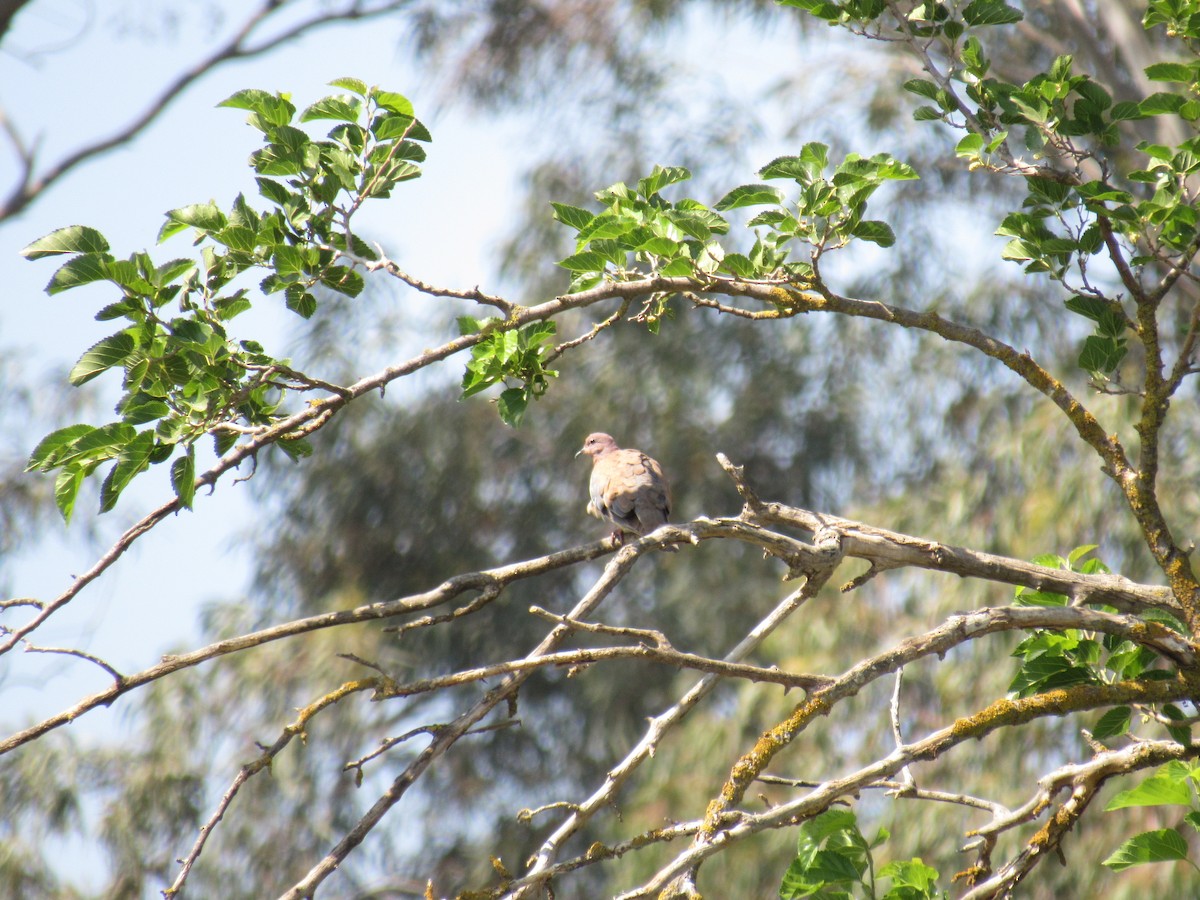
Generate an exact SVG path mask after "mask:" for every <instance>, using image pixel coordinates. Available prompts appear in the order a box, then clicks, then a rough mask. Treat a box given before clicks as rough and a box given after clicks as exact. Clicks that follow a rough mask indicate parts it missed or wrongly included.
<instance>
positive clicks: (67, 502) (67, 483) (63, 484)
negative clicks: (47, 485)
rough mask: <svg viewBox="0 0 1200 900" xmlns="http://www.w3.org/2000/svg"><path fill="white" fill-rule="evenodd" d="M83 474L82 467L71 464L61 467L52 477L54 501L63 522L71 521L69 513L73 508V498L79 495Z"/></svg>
mask: <svg viewBox="0 0 1200 900" xmlns="http://www.w3.org/2000/svg"><path fill="white" fill-rule="evenodd" d="M84 474H85V473H84V470H83V468H82V467H79V466H72V467H70V468H66V469H63V470H62V471H61V472H59V473H58V477H56V478H55V479H54V503H55V505H57V506H58V511H59V512H60V513H61V514H62V517H63V521H64V522H70V521H71V513H72V512H73V511H74V510H75V498H76V497H78V496H79V488H80V487H81V486H82V485H83V478H84Z"/></svg>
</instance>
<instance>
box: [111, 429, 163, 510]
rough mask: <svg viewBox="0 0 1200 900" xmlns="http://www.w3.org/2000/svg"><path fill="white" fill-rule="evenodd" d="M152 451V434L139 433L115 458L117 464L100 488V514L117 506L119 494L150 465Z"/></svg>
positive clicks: (150, 432)
mask: <svg viewBox="0 0 1200 900" xmlns="http://www.w3.org/2000/svg"><path fill="white" fill-rule="evenodd" d="M153 449H154V432H152V431H142V432H139V433H138V434H137V435H136V436H135V437H134V438H133V440H131V441H129V442H128V443H127V444H126V445H125V446H124V447H123V448H122V449H121V452H120V454H119V455H118V456H117V464H116V465H115V466H113V467H112V469H111V470H110V471H109V473H108V476H107V477H106V478H105V479H104V483H103V484H102V485H101V486H100V512H108V511H109V510H111V509H112V508H113V507H114V506H116V505H117V500H118V498H120V496H121V492H122V491H124V490H125V488H127V487H128V486H129V482H131V481H132V480H133V479H134V477H135V476H136V475H137V474H138V473H139V472H141V471H143V470H144V469H145V468H146V467H147V466H149V465H150V451H151V450H153Z"/></svg>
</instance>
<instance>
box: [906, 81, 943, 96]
mask: <svg viewBox="0 0 1200 900" xmlns="http://www.w3.org/2000/svg"><path fill="white" fill-rule="evenodd" d="M903 87H904V89H905V90H906V91H908V92H909V93H910V94H917V95H918V96H921V97H925V98H927V99H929V100H937V99H938V95H939V94H941V92H942V89H941V88H939V87H938V86H937V85H936V84H934V83H933V82H932V81H924V80H922V79H920V78H910V79H909V80H908V81H906V82H904V85H903Z"/></svg>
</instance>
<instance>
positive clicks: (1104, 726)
mask: <svg viewBox="0 0 1200 900" xmlns="http://www.w3.org/2000/svg"><path fill="white" fill-rule="evenodd" d="M1131 715H1132V712H1131V710H1130V708H1129V707H1128V706H1116V707H1113V708H1112V709H1110V710H1108V711H1107V712H1105V713H1104V715H1102V716H1101V717H1100V719H1099V721H1098V722H1096V725H1095V727H1093V728H1092V737H1094V738H1095V739H1096V740H1098V741H1103V740H1105V739H1107V738H1111V737H1117V736H1118V735H1122V734H1124V733H1125V732H1127V731H1128V730H1129V721H1130V718H1131Z"/></svg>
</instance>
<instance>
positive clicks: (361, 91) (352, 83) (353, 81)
mask: <svg viewBox="0 0 1200 900" xmlns="http://www.w3.org/2000/svg"><path fill="white" fill-rule="evenodd" d="M329 86H330V87H337V88H341V89H342V90H344V91H350V92H351V93H354V94H358V95H359V96H360V97H365V96H367V85H366V82H363V81H359V80H358V79H357V78H335V79H333V81H331V82H329Z"/></svg>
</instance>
